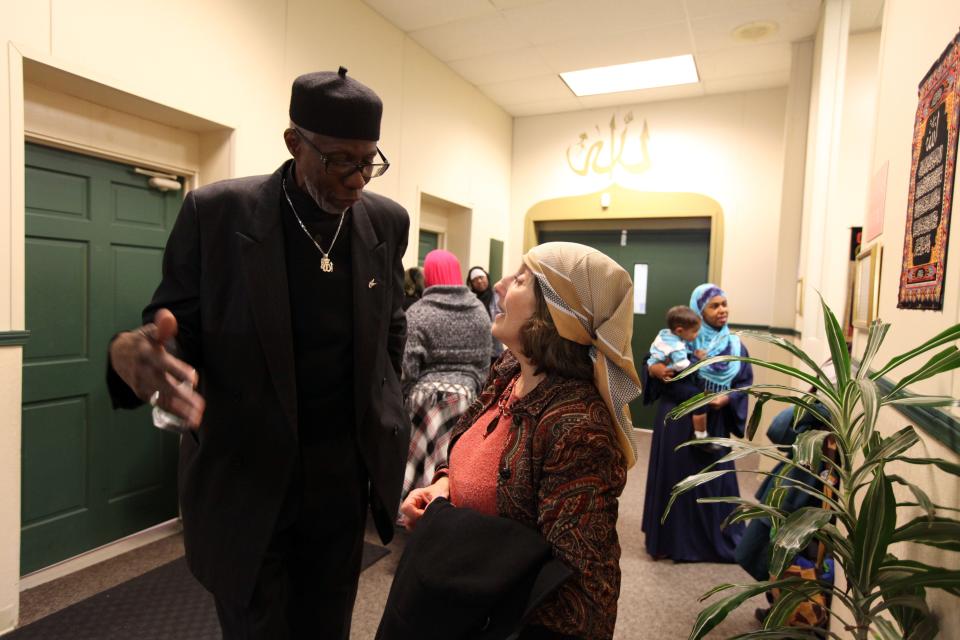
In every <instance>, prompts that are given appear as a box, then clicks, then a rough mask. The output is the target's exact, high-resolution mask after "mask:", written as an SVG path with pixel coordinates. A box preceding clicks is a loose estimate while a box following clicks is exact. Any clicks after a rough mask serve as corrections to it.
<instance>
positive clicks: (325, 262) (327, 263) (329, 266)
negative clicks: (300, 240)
mask: <svg viewBox="0 0 960 640" xmlns="http://www.w3.org/2000/svg"><path fill="white" fill-rule="evenodd" d="M320 270H321V271H323V272H324V273H331V272H332V271H333V260H331V259H330V258H328V257H327V256H323V257H322V258H320Z"/></svg>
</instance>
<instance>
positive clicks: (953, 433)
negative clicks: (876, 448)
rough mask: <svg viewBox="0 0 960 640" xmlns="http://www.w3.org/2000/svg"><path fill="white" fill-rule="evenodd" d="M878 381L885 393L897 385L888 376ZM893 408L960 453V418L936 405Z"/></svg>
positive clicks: (857, 362) (856, 361) (897, 406)
mask: <svg viewBox="0 0 960 640" xmlns="http://www.w3.org/2000/svg"><path fill="white" fill-rule="evenodd" d="M851 361H852V362H853V364H854V366H860V361H859V360H857V359H856V358H851ZM876 383H877V387H878V388H879V389H880V392H881V393H884V394H886V393H890V391H891V390H892V389H893V387H894V386H895V383H894V382H893V381H892V380H890V379H888V378H880V379H879V380H876ZM892 408H893V409H896V410H897V411H899V412H900V413H901V414H902V415H903V416H905V417H906V418H908V419H909V420H910V421H911V422H912V423H913V424H914V425H915V426H917V427H919V428H921V429H923V430H924V431H925V432H926V433H927V434H928V435H930V436H931V437H933V438H934V439H935V440H937V441H938V442H940V443H941V444H943V445H944V446H945V447H947V448H948V449H950V450H951V451H953V452H954V453H956V454H960V420H957V419H956V418H954V417H953V416H951V415H950V414H948V413H946V412H944V411H941V410H940V409H937V408H935V407H913V406H910V405H895V406H894V407H892Z"/></svg>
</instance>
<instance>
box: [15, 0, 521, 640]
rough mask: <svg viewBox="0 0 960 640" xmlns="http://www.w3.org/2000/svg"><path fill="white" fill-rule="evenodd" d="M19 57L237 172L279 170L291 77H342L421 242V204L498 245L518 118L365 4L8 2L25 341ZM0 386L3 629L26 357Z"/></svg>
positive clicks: (336, 0) (477, 257) (411, 252)
mask: <svg viewBox="0 0 960 640" xmlns="http://www.w3.org/2000/svg"><path fill="white" fill-rule="evenodd" d="M20 56H24V57H26V58H28V59H32V60H42V61H43V62H45V63H47V64H49V65H51V66H53V67H56V68H62V69H67V70H69V71H70V72H72V73H74V74H76V75H79V76H82V77H84V78H88V79H92V80H95V81H97V82H100V83H101V84H103V85H106V86H108V87H112V88H114V89H117V90H119V91H122V92H126V93H128V94H132V95H134V96H138V97H140V98H144V99H147V100H151V101H153V102H156V103H159V104H161V105H166V106H167V107H170V108H172V109H176V110H179V111H182V112H185V113H188V114H193V115H194V116H198V117H200V118H204V119H206V120H209V121H212V122H216V123H222V124H223V125H226V126H227V127H230V128H232V129H233V131H234V133H233V140H232V147H229V146H228V147H224V148H232V153H233V157H232V159H230V160H229V161H225V162H223V163H222V165H223V166H232V167H233V170H234V172H235V174H236V175H249V174H257V173H268V172H272V171H273V170H274V169H275V168H276V167H277V166H278V165H279V164H280V163H281V162H282V161H283V160H284V159H285V157H286V155H287V154H286V150H285V148H284V146H283V142H282V138H281V133H282V131H283V129H284V128H285V127H286V124H287V121H288V116H287V104H288V99H289V91H290V83H291V81H292V79H293V78H294V77H295V76H296V75H297V74H300V73H303V72H307V71H314V70H317V69H336V68H337V66H338V65H341V64H342V65H344V66H346V67H347V68H348V69H349V70H350V74H351V75H352V76H354V77H355V78H357V79H359V80H361V81H363V82H365V83H366V84H368V85H369V86H371V87H372V88H373V89H375V90H376V91H377V92H378V93H379V94H380V96H381V97H382V98H383V101H384V120H383V126H382V132H381V133H382V135H381V147H382V149H383V151H384V153H385V154H386V155H387V157H388V158H389V159H390V161H391V163H392V166H391V169H390V171H389V172H387V174H386V175H385V176H383V177H382V178H378V179H377V180H376V181H374V182H373V183H372V184H371V186H370V188H371V190H374V191H377V192H378V193H382V194H384V195H387V196H389V197H392V198H394V199H395V200H397V201H399V202H400V203H401V204H402V205H404V206H405V207H407V209H408V210H409V211H410V214H411V221H412V226H411V232H412V234H411V235H412V237H413V238H416V229H417V227H416V224H417V219H418V209H419V201H420V199H419V194H420V192H421V191H425V192H428V193H432V194H433V195H438V196H440V197H443V198H445V199H447V200H450V201H452V202H456V203H458V204H462V205H464V206H468V207H469V208H471V209H472V210H473V224H472V229H471V234H470V236H471V247H470V256H469V258H468V259H467V260H468V262H469V264H476V263H480V264H485V263H486V261H487V254H488V246H489V239H490V237H491V236H492V237H497V238H503V235H504V232H503V230H504V229H505V226H506V225H505V221H506V218H507V215H508V212H509V207H510V201H509V190H510V154H511V133H512V119H511V118H510V116H508V115H507V114H506V113H505V112H504V111H503V110H501V109H500V108H499V107H497V106H496V105H494V104H493V103H492V102H491V101H490V100H489V99H488V98H486V97H485V96H483V95H482V94H481V93H479V92H478V91H477V90H476V89H475V88H473V87H472V86H471V85H469V84H468V83H466V82H465V81H464V80H462V79H461V78H460V77H459V76H457V75H456V74H454V73H453V72H452V71H450V69H449V68H447V67H446V66H444V65H443V64H441V63H440V62H439V61H437V60H436V59H434V58H433V57H432V56H430V55H429V54H428V53H426V52H425V51H424V50H423V49H422V48H421V47H420V46H419V45H417V44H416V43H414V42H412V41H411V40H410V39H409V38H407V37H406V36H405V35H404V34H403V33H402V32H401V31H399V30H398V29H396V28H395V27H393V26H392V25H390V24H389V23H388V22H387V21H386V20H384V19H383V18H381V17H380V16H379V15H377V14H376V13H375V12H373V11H372V10H371V9H370V8H369V7H367V6H366V5H365V4H363V3H362V2H360V1H359V0H286V1H285V2H280V1H277V0H204V1H203V2H193V1H191V0H165V1H163V2H161V1H160V0H142V1H138V2H123V1H121V0H86V1H84V2H76V1H74V0H49V1H46V0H45V1H43V2H34V1H32V0H0V149H10V150H11V152H10V153H0V194H2V196H0V197H2V200H0V332H2V331H8V330H15V329H23V328H24V327H23V322H24V313H23V287H24V284H23V281H24V276H23V269H24V263H23V246H22V244H23V202H22V191H23V185H22V181H20V180H17V181H14V180H13V178H12V176H16V175H18V171H19V175H22V162H23V158H22V144H23V139H22V137H20V136H21V135H22V134H21V129H20V128H21V127H22V123H23V113H22V109H23V107H22V102H18V100H22V98H21V95H22V91H23V87H22V85H23V79H22V78H21V77H20V75H19V74H20V68H19V65H18V64H15V65H13V67H11V64H10V61H11V60H15V61H16V60H18V59H19V57H20ZM202 145H203V141H202V140H201V146H202ZM201 153H202V150H201ZM231 163H232V164H231ZM18 166H19V167H20V168H19V169H18V168H17V167H18ZM201 179H202V176H201ZM416 246H417V245H416V242H415V241H414V242H411V243H410V245H409V249H408V252H407V255H406V259H405V261H406V263H407V264H410V265H412V264H414V263H415V262H416ZM0 380H2V382H3V384H0V632H3V631H5V630H7V629H9V628H10V627H12V625H13V624H14V623H15V620H16V608H17V600H18V588H17V587H18V577H19V528H20V518H19V514H20V503H19V500H20V348H19V347H2V348H0Z"/></svg>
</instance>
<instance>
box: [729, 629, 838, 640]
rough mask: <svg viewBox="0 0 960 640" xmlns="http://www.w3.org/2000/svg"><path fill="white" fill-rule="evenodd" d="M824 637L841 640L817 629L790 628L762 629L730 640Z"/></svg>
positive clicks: (818, 638)
mask: <svg viewBox="0 0 960 640" xmlns="http://www.w3.org/2000/svg"><path fill="white" fill-rule="evenodd" d="M824 636H828V637H830V638H837V639H838V640H841V638H840V636H838V635H837V634H835V633H833V632H831V631H824V630H823V629H819V628H817V627H790V628H789V629H760V630H759V631H751V632H749V633H741V634H740V635H738V636H733V637H732V638H730V640H775V639H781V638H782V639H785V640H805V639H806V638H810V639H811V640H822V638H823V637H824Z"/></svg>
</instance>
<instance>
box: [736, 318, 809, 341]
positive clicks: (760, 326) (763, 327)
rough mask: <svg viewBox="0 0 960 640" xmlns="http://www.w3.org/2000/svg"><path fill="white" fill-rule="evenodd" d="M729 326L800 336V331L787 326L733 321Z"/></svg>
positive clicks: (740, 329)
mask: <svg viewBox="0 0 960 640" xmlns="http://www.w3.org/2000/svg"><path fill="white" fill-rule="evenodd" d="M730 328H731V329H733V330H734V331H769V332H770V333H773V334H776V335H778V336H796V337H797V338H799V337H800V332H799V331H797V330H796V329H790V328H788V327H771V326H770V325H768V324H737V323H734V322H731V323H730Z"/></svg>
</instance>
